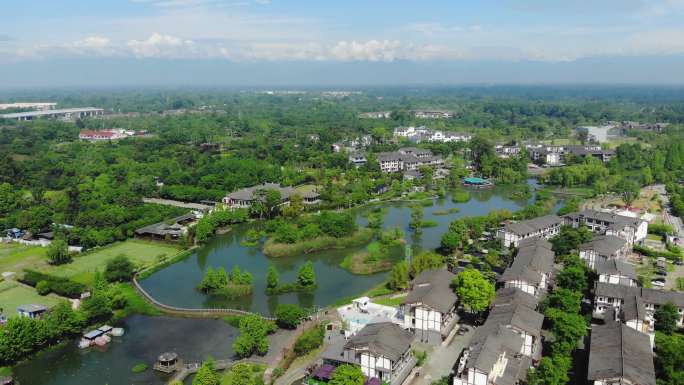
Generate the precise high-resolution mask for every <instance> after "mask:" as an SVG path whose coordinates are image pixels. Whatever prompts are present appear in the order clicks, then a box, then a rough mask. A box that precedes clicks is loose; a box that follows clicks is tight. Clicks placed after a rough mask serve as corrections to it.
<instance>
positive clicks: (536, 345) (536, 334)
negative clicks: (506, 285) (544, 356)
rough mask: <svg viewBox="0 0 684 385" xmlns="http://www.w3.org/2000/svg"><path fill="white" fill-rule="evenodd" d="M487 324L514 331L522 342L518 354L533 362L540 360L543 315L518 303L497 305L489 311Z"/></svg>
mask: <svg viewBox="0 0 684 385" xmlns="http://www.w3.org/2000/svg"><path fill="white" fill-rule="evenodd" d="M535 306H536V305H535ZM487 322H494V323H496V324H499V325H505V326H506V327H507V328H509V329H511V330H513V331H515V332H516V333H517V334H519V335H520V338H521V339H522V341H523V344H522V348H521V349H522V350H521V352H520V353H522V354H524V355H526V356H528V357H531V358H533V359H534V360H535V361H537V360H539V359H540V358H541V328H542V323H543V322H544V315H543V314H541V313H539V312H537V311H535V310H534V307H529V306H527V305H526V304H523V303H519V302H509V303H499V304H497V305H494V306H493V307H492V309H491V310H490V311H489V316H488V317H487Z"/></svg>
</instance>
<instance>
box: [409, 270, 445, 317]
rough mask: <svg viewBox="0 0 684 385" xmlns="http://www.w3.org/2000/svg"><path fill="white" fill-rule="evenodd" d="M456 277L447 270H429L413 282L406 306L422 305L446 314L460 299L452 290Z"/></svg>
mask: <svg viewBox="0 0 684 385" xmlns="http://www.w3.org/2000/svg"><path fill="white" fill-rule="evenodd" d="M454 277H455V275H454V274H452V273H451V272H449V271H448V270H446V269H435V270H427V271H424V272H422V273H420V274H419V275H418V276H417V277H416V278H415V279H414V280H413V281H412V282H411V285H412V289H411V291H410V292H409V294H408V295H407V296H406V298H405V299H404V301H403V303H404V304H417V303H422V304H425V305H427V306H429V307H430V308H432V309H435V310H437V311H439V312H442V313H446V312H448V311H449V310H451V308H453V307H454V305H456V301H458V297H457V296H456V294H455V293H454V291H453V289H452V288H451V281H453V279H454Z"/></svg>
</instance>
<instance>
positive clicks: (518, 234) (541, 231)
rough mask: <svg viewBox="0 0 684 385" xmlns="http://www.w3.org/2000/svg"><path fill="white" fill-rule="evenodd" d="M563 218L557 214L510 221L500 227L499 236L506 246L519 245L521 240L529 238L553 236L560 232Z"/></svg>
mask: <svg viewBox="0 0 684 385" xmlns="http://www.w3.org/2000/svg"><path fill="white" fill-rule="evenodd" d="M562 224H563V220H562V219H561V218H560V217H558V216H556V215H545V216H543V217H538V218H533V219H528V220H524V221H520V222H516V223H510V224H507V225H506V226H504V227H503V228H501V229H499V231H498V232H497V237H498V238H499V239H501V241H502V242H503V245H504V246H506V247H511V246H513V247H518V244H519V242H520V241H522V240H524V239H527V238H534V237H541V238H546V239H549V238H552V237H555V236H556V235H558V234H559V233H560V228H561V225H562Z"/></svg>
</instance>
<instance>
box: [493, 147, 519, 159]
mask: <svg viewBox="0 0 684 385" xmlns="http://www.w3.org/2000/svg"><path fill="white" fill-rule="evenodd" d="M494 151H495V152H496V156H497V157H499V158H510V157H513V156H518V155H520V153H521V152H522V148H520V146H504V145H497V146H495V147H494Z"/></svg>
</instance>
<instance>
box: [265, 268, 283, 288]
mask: <svg viewBox="0 0 684 385" xmlns="http://www.w3.org/2000/svg"><path fill="white" fill-rule="evenodd" d="M279 284H280V275H279V274H278V269H276V267H275V266H273V265H269V266H268V273H267V274H266V287H267V288H269V289H275V288H276V287H278V285H279Z"/></svg>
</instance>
